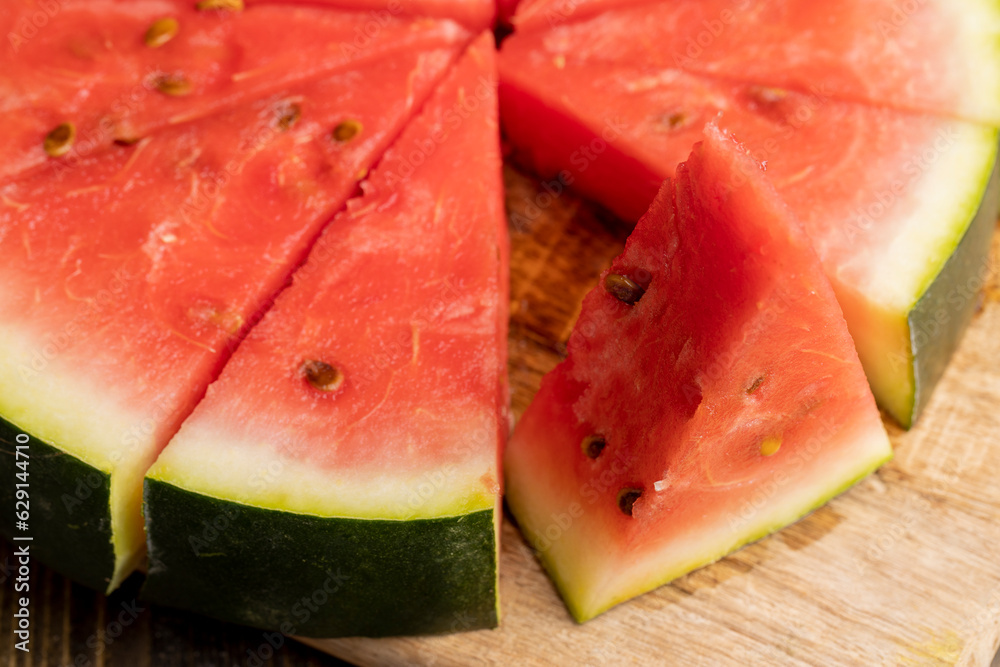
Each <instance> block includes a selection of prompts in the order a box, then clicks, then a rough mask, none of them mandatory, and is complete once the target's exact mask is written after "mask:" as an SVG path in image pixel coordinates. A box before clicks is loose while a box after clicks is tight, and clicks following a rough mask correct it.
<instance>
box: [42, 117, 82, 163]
mask: <svg viewBox="0 0 1000 667" xmlns="http://www.w3.org/2000/svg"><path fill="white" fill-rule="evenodd" d="M75 139H76V125H74V124H73V123H63V124H62V125H57V126H56V127H55V129H53V130H52V131H51V132H49V133H48V134H47V135H45V142H44V143H43V147H44V148H45V152H46V153H48V154H49V155H50V156H52V157H59V156H60V155H65V154H66V153H68V152H69V150H70V149H71V148H72V147H73V141H74V140H75Z"/></svg>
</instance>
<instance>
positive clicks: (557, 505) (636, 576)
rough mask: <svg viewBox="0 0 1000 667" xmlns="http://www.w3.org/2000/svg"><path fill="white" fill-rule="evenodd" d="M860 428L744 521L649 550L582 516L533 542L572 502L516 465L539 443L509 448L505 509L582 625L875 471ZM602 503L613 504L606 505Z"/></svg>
mask: <svg viewBox="0 0 1000 667" xmlns="http://www.w3.org/2000/svg"><path fill="white" fill-rule="evenodd" d="M866 421H869V426H867V427H855V428H853V429H851V430H850V431H840V432H839V433H838V435H837V437H836V438H834V439H832V440H830V441H828V442H825V443H824V444H823V448H822V450H821V452H820V454H818V455H817V456H816V457H815V458H813V460H812V465H811V466H808V467H805V468H804V469H803V470H802V471H801V473H800V474H799V476H798V477H796V478H794V479H790V480H789V481H787V482H786V483H785V484H780V483H779V484H778V485H777V486H778V487H780V488H778V490H777V492H770V493H769V492H768V491H767V490H766V489H765V487H761V488H762V492H761V494H760V498H759V499H757V498H756V497H755V502H754V503H753V505H752V506H751V507H750V509H751V510H752V516H750V517H749V518H747V517H746V516H745V515H740V510H739V508H733V511H727V512H722V513H714V514H706V516H705V518H704V520H703V521H701V522H699V523H698V525H697V526H694V527H692V528H691V530H689V531H688V532H686V533H678V534H677V535H676V536H675V537H672V538H671V539H669V540H666V541H661V542H660V544H658V545H654V546H646V547H643V546H641V545H638V544H634V543H633V544H630V545H621V544H617V543H616V541H615V540H614V539H611V537H610V536H609V535H605V534H602V531H601V525H600V520H595V521H592V522H588V521H587V515H586V513H584V514H583V516H581V517H580V518H577V519H575V520H574V521H572V522H570V523H569V525H568V527H567V528H566V530H565V531H564V532H563V533H562V534H561V535H560V536H559V537H558V539H554V540H552V539H547V538H544V537H541V534H542V531H544V530H545V528H546V527H550V526H551V525H552V522H553V519H552V517H553V516H557V515H559V513H565V512H566V508H567V507H569V506H570V505H572V504H573V503H574V502H580V499H579V498H569V497H558V496H556V495H554V492H553V491H552V490H551V488H550V487H549V485H548V484H546V481H545V475H546V474H549V473H546V471H544V470H542V469H541V468H540V467H539V466H537V465H533V464H532V456H531V454H530V453H528V454H527V455H526V456H524V457H523V459H522V456H519V455H518V454H517V451H518V450H520V451H524V450H528V449H532V448H534V447H542V446H544V444H543V443H528V442H521V443H517V444H516V445H515V444H513V443H512V445H511V452H512V453H513V454H514V455H513V456H510V457H509V458H508V460H507V472H508V480H509V484H510V486H511V488H510V489H509V493H508V497H507V501H508V503H509V504H510V506H511V509H512V511H513V512H514V514H515V515H516V516H517V517H518V522H519V525H520V526H521V527H522V529H524V530H525V532H526V533H527V534H528V535H529V536H530V537H529V539H530V540H531V541H532V542H533V543H535V544H536V545H537V544H543V545H545V546H546V549H545V550H543V551H542V552H541V557H542V559H543V561H544V562H545V564H546V566H547V568H548V569H549V571H550V572H551V573H552V575H553V578H554V579H555V581H556V582H557V585H558V586H559V589H560V591H561V592H562V594H563V597H564V598H565V600H566V603H567V605H568V606H569V608H570V610H571V611H572V613H573V615H574V617H575V618H576V619H577V620H579V621H581V622H582V621H586V620H589V619H591V618H593V617H594V616H597V615H598V614H601V613H603V612H604V611H607V610H608V609H609V608H611V607H613V606H615V605H617V604H619V603H621V602H624V601H626V600H629V599H631V598H633V597H635V596H637V595H640V594H642V593H645V592H647V591H650V590H653V589H655V588H657V587H659V586H661V585H663V584H666V583H668V582H670V581H673V580H674V579H676V578H677V577H680V576H682V575H684V574H686V573H688V572H690V571H692V570H695V569H697V568H699V567H702V566H704V565H708V564H709V563H712V562H715V561H716V560H718V559H719V558H722V557H723V556H725V555H727V554H729V553H731V552H733V551H735V550H736V549H738V548H739V547H741V546H743V545H745V544H747V543H749V542H753V541H755V540H757V539H760V538H762V537H764V536H766V535H768V534H770V533H772V532H774V531H776V530H778V529H780V528H783V527H784V526H787V525H789V524H791V523H793V522H795V521H796V520H798V519H799V518H801V517H802V516H803V515H804V514H806V513H807V512H809V511H811V510H813V509H815V508H816V507H818V506H820V505H822V504H823V503H824V502H826V501H827V500H829V499H830V498H832V497H833V496H835V495H837V494H839V493H841V492H843V491H844V490H846V488H848V487H849V486H850V485H851V484H853V483H854V482H856V481H858V480H859V479H860V478H862V477H864V476H865V475H867V474H869V473H871V472H872V471H874V470H875V469H877V468H878V467H879V466H880V465H881V464H883V463H884V462H885V461H887V460H888V459H889V458H891V456H892V448H891V445H890V443H889V439H888V436H887V435H886V433H885V430H884V429H883V427H882V425H881V422H879V421H877V420H866ZM515 437H516V435H515ZM514 483H516V486H515V485H514ZM605 500H606V501H607V502H614V497H611V498H606V499H605ZM653 535H655V531H653V532H652V533H651V534H650V535H649V537H650V538H652V539H655V538H653ZM540 537H541V539H539V538H540ZM647 544H648V542H647Z"/></svg>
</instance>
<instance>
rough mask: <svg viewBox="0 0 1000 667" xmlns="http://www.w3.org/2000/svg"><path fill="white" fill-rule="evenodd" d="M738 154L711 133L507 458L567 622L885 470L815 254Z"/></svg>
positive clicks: (877, 426) (864, 392)
mask: <svg viewBox="0 0 1000 667" xmlns="http://www.w3.org/2000/svg"><path fill="white" fill-rule="evenodd" d="M745 150H746V149H745V148H743V147H742V146H740V145H739V144H737V143H736V142H735V140H733V139H731V138H730V137H729V136H727V135H725V134H724V133H723V132H722V131H720V130H719V129H717V128H716V127H714V126H708V127H707V129H706V131H705V138H704V141H703V142H702V143H699V144H697V145H696V146H695V149H694V152H693V153H692V155H691V157H690V159H689V160H688V161H687V162H686V163H684V164H682V165H681V166H679V167H678V168H677V170H676V177H675V178H674V179H673V180H670V181H666V182H665V184H664V185H663V187H662V188H661V190H660V191H659V193H658V194H657V196H656V199H655V200H654V201H653V203H652V205H651V206H650V208H649V211H648V212H647V213H646V214H645V216H643V217H642V219H641V220H640V221H639V223H638V225H637V226H636V228H635V231H634V232H633V233H632V235H631V236H630V238H629V239H628V242H627V244H626V247H625V250H624V252H623V253H622V254H621V255H620V256H619V257H617V258H616V259H615V260H614V261H613V262H612V264H611V267H610V268H609V269H607V270H606V271H605V272H604V273H603V274H602V276H601V284H600V285H599V286H598V287H596V288H595V289H594V290H593V291H592V292H590V293H589V294H588V295H587V297H586V298H585V300H584V303H583V308H582V311H581V313H580V317H579V320H578V322H577V324H576V325H575V327H574V329H573V333H572V334H571V336H570V339H569V344H568V354H567V358H566V360H565V361H564V362H562V363H561V364H560V365H559V366H557V367H556V369H555V370H553V371H552V372H551V373H550V374H549V375H547V376H546V377H545V378H544V379H543V382H542V386H541V389H540V391H539V392H538V395H537V396H536V397H535V399H534V401H533V402H532V404H531V405H530V406H529V407H528V409H527V411H526V412H525V413H524V415H523V416H522V418H521V420H520V422H519V423H518V424H517V427H516V429H515V431H514V434H513V436H512V438H511V441H510V443H509V446H508V448H507V451H506V454H505V462H504V467H505V473H506V484H507V502H508V504H509V506H510V508H511V510H512V512H513V514H514V516H515V517H516V518H517V521H518V523H519V525H520V527H521V530H522V531H523V532H524V534H525V535H526V537H527V538H528V540H529V541H530V543H531V544H532V545H533V546H534V547H535V548H536V549H537V550H538V552H539V554H540V556H541V559H542V560H543V562H544V564H545V566H546V567H547V568H548V569H549V571H550V573H551V574H552V576H553V579H554V580H555V582H556V584H557V586H558V587H559V589H560V591H561V592H562V595H563V597H564V598H565V600H566V602H567V605H568V607H569V609H570V611H571V612H572V614H573V616H574V617H575V618H576V619H577V620H579V621H586V620H588V619H590V618H592V617H594V616H595V615H597V614H600V613H602V612H603V611H605V610H607V609H609V608H610V607H612V606H614V605H616V604H618V603H620V602H623V601H625V600H627V599H629V598H631V597H633V596H636V595H638V594H640V593H643V592H645V591H648V590H651V589H653V588H655V587H657V586H659V585H661V584H663V583H666V582H668V581H671V580H672V579H674V578H676V577H678V576H680V575H682V574H684V573H686V572H688V571H690V570H692V569H694V568H697V567H700V566H702V565H705V564H707V563H710V562H712V561H714V560H716V559H718V558H720V557H721V556H723V555H725V554H727V553H730V552H731V551H733V550H734V549H736V548H738V547H740V546H742V545H743V544H746V543H748V542H751V541H753V540H756V539H758V538H760V537H762V536H764V535H767V534H768V533H771V532H772V531H774V530H777V529H779V528H781V527H783V526H785V525H787V524H789V523H791V522H793V521H795V520H797V519H798V518H799V517H801V516H803V515H804V514H806V513H807V512H809V511H811V510H812V509H814V508H816V507H817V506H819V505H820V504H822V503H824V502H826V501H827V500H828V499H830V498H831V497H833V496H835V495H836V494H838V493H840V492H842V491H843V490H845V489H846V488H848V487H849V486H851V485H852V484H854V483H855V482H856V481H858V480H859V479H861V478H863V477H864V476H865V475H867V474H869V473H870V472H871V471H873V470H874V469H876V468H877V467H878V466H879V465H881V464H882V463H883V462H884V461H886V460H887V459H889V458H890V457H891V455H892V450H891V447H890V444H889V440H888V437H887V436H886V433H885V430H884V428H883V426H882V422H881V419H880V417H879V413H878V411H877V409H876V407H875V402H874V399H873V397H872V394H871V391H870V390H869V388H868V385H867V383H866V381H865V376H864V373H863V371H862V369H861V365H860V363H859V360H858V357H857V354H856V352H855V350H854V345H853V343H852V341H851V338H850V335H849V333H848V331H847V327H846V324H845V322H844V319H843V316H842V315H841V311H840V308H839V306H838V304H837V301H836V299H835V297H834V294H833V291H832V289H831V287H830V284H829V282H828V281H827V279H826V277H825V275H824V274H823V272H822V269H821V268H820V266H819V262H818V260H817V258H816V255H815V253H814V252H813V251H812V249H811V248H810V246H809V240H808V238H807V237H806V236H805V235H804V233H803V232H802V231H801V229H800V228H799V227H798V226H797V223H796V222H795V221H794V219H793V217H792V216H791V214H790V212H789V210H788V209H787V208H786V207H785V205H784V204H783V202H781V200H780V199H779V197H778V196H777V195H776V193H775V191H774V190H773V188H772V187H771V186H770V184H769V182H768V181H767V180H766V178H765V175H764V173H763V171H762V169H761V168H760V165H759V164H758V163H756V162H755V161H754V160H753V159H752V158H751V157H749V156H748V155H747V154H746V153H745V152H744V151H745Z"/></svg>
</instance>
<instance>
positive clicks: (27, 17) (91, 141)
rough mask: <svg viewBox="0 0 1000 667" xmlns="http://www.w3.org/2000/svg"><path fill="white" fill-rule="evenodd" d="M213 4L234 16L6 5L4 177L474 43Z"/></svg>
mask: <svg viewBox="0 0 1000 667" xmlns="http://www.w3.org/2000/svg"><path fill="white" fill-rule="evenodd" d="M236 4H237V5H238V4H239V3H236ZM213 5H221V6H224V7H225V6H234V5H233V3H227V2H223V3H212V2H207V3H206V2H200V3H196V2H194V0H155V1H145V2H132V1H128V2H125V1H122V0H61V1H60V2H52V3H51V4H50V5H47V4H46V3H37V4H36V3H35V2H28V1H16V2H4V3H2V5H0V27H2V28H4V30H3V34H4V35H7V39H5V40H4V42H5V43H4V46H3V48H2V49H0V122H2V123H3V126H4V136H5V141H4V142H3V145H2V146H0V179H2V178H4V177H9V176H11V175H14V174H17V173H20V172H23V171H25V170H27V169H30V168H45V167H49V169H48V171H49V173H53V171H58V170H59V169H64V168H71V167H72V166H74V165H75V164H76V163H77V162H78V161H79V160H80V159H82V158H85V157H87V156H89V155H93V154H94V153H95V152H98V151H101V150H104V149H106V148H107V147H108V146H110V145H111V144H112V143H113V142H115V141H118V142H123V143H129V142H134V141H136V140H138V139H141V138H143V137H145V136H148V135H149V134H150V133H151V132H154V131H156V130H157V129H159V128H162V127H165V126H169V125H176V124H177V123H181V122H185V121H189V120H193V119H196V118H200V117H203V116H205V115H208V114H211V113H217V112H220V111H223V110H225V109H231V108H235V107H237V106H240V105H242V104H246V103H248V102H249V101H252V100H254V99H257V98H260V97H264V96H267V95H270V94H272V93H275V92H277V91H281V90H286V89H287V88H288V87H289V86H290V85H294V84H295V83H296V82H303V81H307V80H310V79H314V78H316V77H317V76H320V75H323V74H324V73H335V72H337V71H342V72H350V71H355V70H356V68H357V67H360V66H362V64H363V63H365V62H368V61H377V60H379V59H380V58H382V57H383V56H385V55H387V54H391V53H394V52H398V51H407V50H416V49H421V48H430V49H433V48H436V47H437V46H438V45H440V44H441V43H444V42H449V43H454V44H456V45H461V44H464V43H465V42H466V41H467V40H468V39H469V33H467V32H465V31H464V30H463V29H461V28H459V26H457V25H455V24H454V23H452V22H451V21H426V20H419V19H413V18H407V17H403V16H388V15H387V16H382V17H381V18H379V20H377V21H376V20H375V19H373V17H372V16H371V15H370V13H369V12H360V11H355V12H345V11H336V10H333V9H322V8H315V7H312V8H310V7H295V8H290V7H273V6H262V7H253V8H250V9H247V10H246V11H233V10H228V9H198V8H197V7H198V6H213ZM45 8H49V9H52V11H51V12H49V13H46V11H45ZM373 26H374V27H373ZM355 85H357V86H363V85H364V82H363V81H362V80H359V81H358V82H357V83H356V84H355ZM53 156H54V157H56V158H58V159H53ZM53 168H54V169H53Z"/></svg>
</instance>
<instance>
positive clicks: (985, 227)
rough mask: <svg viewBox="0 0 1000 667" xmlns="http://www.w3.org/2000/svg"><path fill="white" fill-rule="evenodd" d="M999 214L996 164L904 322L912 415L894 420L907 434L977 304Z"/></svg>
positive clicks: (999, 169) (999, 172) (998, 165)
mask: <svg viewBox="0 0 1000 667" xmlns="http://www.w3.org/2000/svg"><path fill="white" fill-rule="evenodd" d="M998 212H1000V161H998V162H997V163H995V164H994V167H993V173H992V175H991V177H990V180H989V185H988V186H987V188H986V191H985V192H984V194H983V198H982V201H981V203H980V206H979V210H978V211H977V213H976V216H975V218H974V219H973V221H972V223H971V224H970V225H969V228H968V229H967V230H966V232H965V236H963V237H962V240H961V241H960V242H959V244H958V246H957V247H956V248H955V251H954V252H953V253H952V254H951V256H950V257H949V258H948V261H947V262H946V263H945V265H944V268H942V269H941V272H940V273H939V274H938V275H937V277H936V278H935V279H934V282H933V283H932V284H931V286H930V287H929V288H928V289H927V291H926V292H924V294H923V296H921V297H920V300H919V301H918V302H917V304H916V306H914V308H913V309H912V310H911V311H910V313H909V315H908V316H907V321H908V324H909V328H910V345H911V348H912V357H911V358H912V360H913V361H912V363H913V366H912V373H913V379H914V396H913V410H912V412H911V413H910V414H909V415H894V416H895V417H896V418H897V419H899V421H900V423H901V424H902V425H903V427H904V428H910V427H911V426H912V425H913V423H914V422H915V421H916V420H917V418H918V417H919V416H920V413H921V412H923V410H924V408H925V407H927V402H928V401H929V400H930V397H931V394H932V393H933V391H934V387H935V386H936V385H937V383H938V381H939V380H940V379H941V376H942V375H943V374H944V371H945V369H946V368H947V367H948V362H949V360H950V359H951V356H952V354H954V352H955V350H956V349H957V348H958V344H959V343H960V342H961V340H962V335H963V334H964V333H965V330H966V328H968V326H969V322H970V321H971V320H972V316H973V315H974V314H975V312H976V308H977V306H978V304H979V299H980V294H981V291H982V289H983V286H984V285H985V283H986V279H987V277H988V276H989V270H990V266H989V262H990V257H989V252H990V240H991V239H992V237H993V233H994V230H995V229H996V225H997V214H998Z"/></svg>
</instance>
